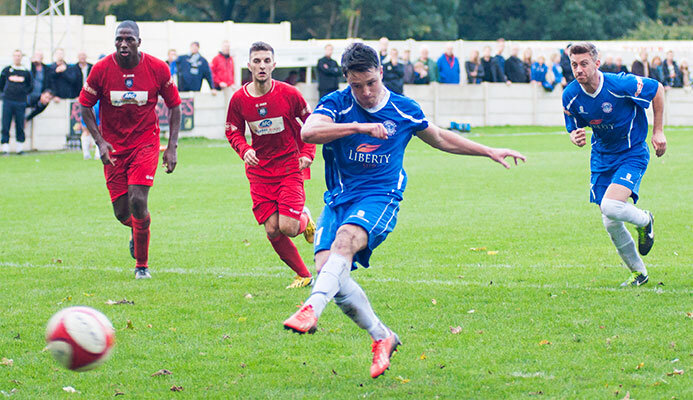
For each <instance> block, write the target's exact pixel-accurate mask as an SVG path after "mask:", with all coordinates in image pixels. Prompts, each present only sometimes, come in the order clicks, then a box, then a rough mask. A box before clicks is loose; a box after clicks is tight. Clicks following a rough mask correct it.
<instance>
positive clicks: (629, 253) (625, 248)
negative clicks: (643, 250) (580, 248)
mask: <svg viewBox="0 0 693 400" xmlns="http://www.w3.org/2000/svg"><path fill="white" fill-rule="evenodd" d="M602 222H604V227H605V228H606V231H607V232H608V233H609V236H611V241H612V242H613V243H614V246H616V250H617V251H618V254H619V255H620V256H621V259H622V260H623V262H625V263H626V266H627V267H628V269H630V270H631V271H634V272H636V271H637V272H640V273H642V274H643V275H647V268H645V263H644V262H643V261H642V258H640V255H639V254H638V252H637V250H636V249H635V241H633V237H632V236H631V235H630V232H628V229H626V226H625V224H624V223H623V222H621V221H614V220H613V219H611V218H609V217H607V216H606V215H602Z"/></svg>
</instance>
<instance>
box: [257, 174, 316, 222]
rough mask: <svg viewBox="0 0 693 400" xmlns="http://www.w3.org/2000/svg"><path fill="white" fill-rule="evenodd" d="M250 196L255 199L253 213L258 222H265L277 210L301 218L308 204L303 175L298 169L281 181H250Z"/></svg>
mask: <svg viewBox="0 0 693 400" xmlns="http://www.w3.org/2000/svg"><path fill="white" fill-rule="evenodd" d="M250 197H251V199H252V200H253V214H255V219H256V220H257V223H258V224H263V223H264V222H265V221H267V218H269V217H270V215H272V214H274V213H275V212H279V214H280V215H285V216H287V217H290V218H293V219H299V218H300V217H301V212H303V206H304V205H305V204H306V192H305V191H304V190H303V175H302V173H301V172H298V171H297V172H296V173H294V174H291V175H287V176H286V177H284V178H283V179H282V181H281V182H276V183H254V182H250Z"/></svg>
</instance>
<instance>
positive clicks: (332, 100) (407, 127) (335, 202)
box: [284, 43, 525, 378]
mask: <svg viewBox="0 0 693 400" xmlns="http://www.w3.org/2000/svg"><path fill="white" fill-rule="evenodd" d="M342 71H343V73H344V75H345V76H346V79H347V83H348V84H349V86H348V87H347V88H346V89H344V90H342V91H337V92H333V93H331V94H329V95H327V96H325V97H323V98H322V99H321V100H320V103H319V104H318V107H317V108H316V109H315V111H314V112H313V114H311V116H310V117H309V118H308V120H307V121H306V123H305V125H304V126H303V129H302V130H301V137H302V138H303V140H304V141H305V142H307V143H320V144H323V151H322V152H323V157H324V159H325V180H326V183H327V191H326V192H325V196H324V197H325V208H324V209H323V213H322V215H321V217H320V219H319V222H318V227H317V230H316V232H315V265H316V268H317V270H318V271H319V275H318V278H317V280H316V281H315V285H314V286H313V290H312V293H311V295H310V297H309V298H308V300H306V302H305V304H304V306H303V307H302V308H301V309H300V310H298V311H297V312H296V313H295V314H294V315H292V316H291V317H290V318H289V319H287V320H286V321H284V327H285V328H286V329H291V330H294V331H296V332H299V333H306V332H308V333H313V332H315V329H316V326H317V320H318V318H319V317H320V314H321V313H322V311H323V310H324V308H325V306H326V305H327V303H328V302H329V301H330V300H332V299H333V298H334V300H335V303H336V304H337V305H338V306H339V307H340V308H341V309H342V311H343V312H344V313H345V314H346V315H348V316H349V317H350V318H351V319H352V320H353V321H354V322H356V324H357V325H358V326H359V327H361V328H362V329H365V330H367V331H368V333H369V334H370V335H371V337H372V338H373V342H374V343H373V349H372V351H373V364H372V365H371V369H370V373H371V376H372V377H373V378H377V377H378V376H380V375H381V374H382V373H383V372H385V370H386V369H387V368H388V367H389V366H390V356H391V355H392V353H393V352H394V351H395V349H396V348H397V346H398V345H399V344H400V341H399V338H398V337H397V335H396V334H394V333H393V332H392V331H391V330H390V329H389V328H388V327H387V326H385V325H384V324H383V323H382V322H381V321H380V320H379V319H378V317H376V315H375V313H374V312H373V309H372V308H371V305H370V303H369V302H368V298H367V297H366V294H365V293H364V291H363V289H361V287H360V286H359V285H358V284H357V283H356V282H355V281H354V280H353V279H352V278H351V276H350V271H351V269H352V266H354V267H355V264H356V263H358V264H360V265H362V266H364V267H368V260H369V258H370V256H371V253H372V251H373V250H374V249H375V248H376V247H377V246H378V245H379V244H380V243H382V242H383V240H385V238H386V237H387V235H388V233H390V232H392V230H393V228H394V227H395V223H396V222H397V212H398V211H399V203H400V201H402V194H403V192H404V188H405V186H406V184H407V175H406V174H405V173H404V170H403V169H402V160H403V158H404V149H405V148H406V146H407V144H408V143H409V141H410V140H411V138H412V136H414V135H417V136H418V137H419V138H421V139H422V140H423V141H424V142H426V143H428V144H429V145H431V146H432V147H435V148H437V149H440V150H443V151H446V152H449V153H454V154H466V155H479V156H486V157H489V158H491V159H492V160H494V161H496V162H498V163H500V164H502V165H503V166H505V167H506V168H509V167H510V166H509V164H508V163H507V162H506V161H505V158H506V157H512V158H513V159H514V161H515V163H516V164H517V160H518V159H520V160H523V161H524V160H525V157H524V156H523V155H522V154H520V153H518V152H516V151H514V150H508V149H495V148H489V147H487V146H484V145H481V144H479V143H476V142H473V141H471V140H468V139H465V138H463V137H461V136H459V135H457V134H455V133H452V132H450V131H446V130H443V129H441V128H438V127H437V126H435V125H433V124H431V123H429V122H428V121H427V120H426V117H425V116H424V113H423V112H422V111H421V108H420V107H419V105H418V104H417V103H416V102H414V101H413V100H411V99H409V98H407V97H404V96H401V95H398V94H395V93H392V92H390V91H389V90H387V89H386V88H385V86H384V85H383V82H382V77H383V69H382V66H381V65H380V59H379V57H378V54H377V53H376V51H375V50H374V49H372V48H370V47H368V46H366V45H364V44H362V43H355V44H352V45H350V46H349V47H348V48H347V49H346V50H345V52H344V54H343V56H342Z"/></svg>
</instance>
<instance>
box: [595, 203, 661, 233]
mask: <svg viewBox="0 0 693 400" xmlns="http://www.w3.org/2000/svg"><path fill="white" fill-rule="evenodd" d="M601 209H602V214H604V215H606V216H607V217H609V218H610V219H612V220H614V221H623V222H630V223H631V224H633V225H635V226H638V227H643V226H645V225H647V224H649V223H650V216H649V215H648V214H647V213H646V212H645V211H643V210H641V209H639V208H637V207H636V206H634V205H632V204H630V203H626V202H623V201H619V200H613V199H602V204H601Z"/></svg>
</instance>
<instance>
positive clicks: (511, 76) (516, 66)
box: [494, 46, 529, 83]
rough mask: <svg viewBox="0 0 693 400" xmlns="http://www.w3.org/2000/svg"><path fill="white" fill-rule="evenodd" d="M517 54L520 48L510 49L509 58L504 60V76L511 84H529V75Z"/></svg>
mask: <svg viewBox="0 0 693 400" xmlns="http://www.w3.org/2000/svg"><path fill="white" fill-rule="evenodd" d="M519 53H520V48H519V47H517V46H513V47H512V48H511V49H510V57H508V59H507V60H505V76H506V78H507V80H508V81H510V82H513V83H527V82H529V75H527V72H526V71H525V67H524V65H523V63H522V60H520V58H519V57H518V56H517V55H518V54H519ZM494 59H495V57H494Z"/></svg>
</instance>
